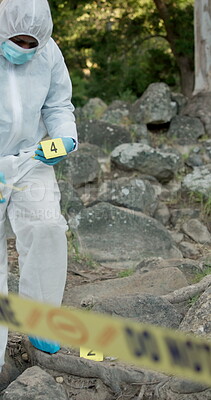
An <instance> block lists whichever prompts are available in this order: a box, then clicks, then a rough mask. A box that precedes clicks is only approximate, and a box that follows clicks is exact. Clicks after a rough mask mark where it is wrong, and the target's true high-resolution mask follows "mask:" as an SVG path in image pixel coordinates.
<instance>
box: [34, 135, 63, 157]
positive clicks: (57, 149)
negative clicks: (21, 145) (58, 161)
mask: <svg viewBox="0 0 211 400" xmlns="http://www.w3.org/2000/svg"><path fill="white" fill-rule="evenodd" d="M40 144H41V146H42V149H43V153H44V156H45V158H47V159H49V158H55V157H60V156H66V155H67V152H66V149H65V147H64V144H63V141H62V139H61V138H57V139H49V140H42V142H40Z"/></svg>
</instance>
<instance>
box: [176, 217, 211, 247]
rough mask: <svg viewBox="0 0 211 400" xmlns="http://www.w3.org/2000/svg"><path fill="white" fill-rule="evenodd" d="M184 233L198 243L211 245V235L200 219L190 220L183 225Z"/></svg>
mask: <svg viewBox="0 0 211 400" xmlns="http://www.w3.org/2000/svg"><path fill="white" fill-rule="evenodd" d="M182 229H183V232H184V233H185V234H186V235H188V236H189V237H190V238H191V239H193V240H194V241H195V242H196V243H201V244H211V235H210V232H209V231H208V229H207V227H206V226H205V225H204V224H202V223H201V222H200V221H199V220H198V219H195V218H192V219H189V220H188V221H187V222H185V223H184V224H183V225H182Z"/></svg>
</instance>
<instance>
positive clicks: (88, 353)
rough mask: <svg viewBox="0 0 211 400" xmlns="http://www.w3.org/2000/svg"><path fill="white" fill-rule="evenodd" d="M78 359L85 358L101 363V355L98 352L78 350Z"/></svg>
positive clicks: (82, 348)
mask: <svg viewBox="0 0 211 400" xmlns="http://www.w3.org/2000/svg"><path fill="white" fill-rule="evenodd" d="M80 357H83V358H87V359H88V360H94V361H103V353H101V352H100V351H95V350H92V349H91V350H90V349H85V348H84V347H81V348H80Z"/></svg>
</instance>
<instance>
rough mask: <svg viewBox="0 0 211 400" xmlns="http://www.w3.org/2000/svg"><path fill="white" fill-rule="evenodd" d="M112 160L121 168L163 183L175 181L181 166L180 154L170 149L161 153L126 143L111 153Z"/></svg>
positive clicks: (146, 146) (138, 144)
mask: <svg viewBox="0 0 211 400" xmlns="http://www.w3.org/2000/svg"><path fill="white" fill-rule="evenodd" d="M111 160H112V162H113V163H115V165H117V166H118V167H120V168H123V169H126V170H127V169H132V170H137V171H140V172H141V173H142V174H147V175H152V176H154V177H155V178H157V179H158V181H160V182H163V183H164V182H165V183H166V182H168V181H170V180H171V179H173V177H174V175H175V173H176V171H177V170H178V168H179V167H180V166H181V157H180V155H179V154H178V153H176V152H172V151H171V150H170V149H169V150H165V151H161V150H159V149H155V148H152V147H150V146H148V145H144V144H141V143H130V144H126V143H124V144H122V145H119V146H117V147H116V148H115V149H114V150H113V151H112V153H111Z"/></svg>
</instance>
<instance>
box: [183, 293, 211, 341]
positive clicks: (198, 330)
mask: <svg viewBox="0 0 211 400" xmlns="http://www.w3.org/2000/svg"><path fill="white" fill-rule="evenodd" d="M210 310H211V287H208V288H207V290H205V292H204V293H203V294H202V295H201V296H200V297H199V298H198V300H196V302H195V304H193V305H192V307H191V308H190V309H189V311H188V313H187V314H186V316H185V318H184V319H183V321H182V322H181V324H180V329H181V330H182V331H185V332H190V333H193V334H195V335H200V336H206V337H207V338H211V314H210Z"/></svg>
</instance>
